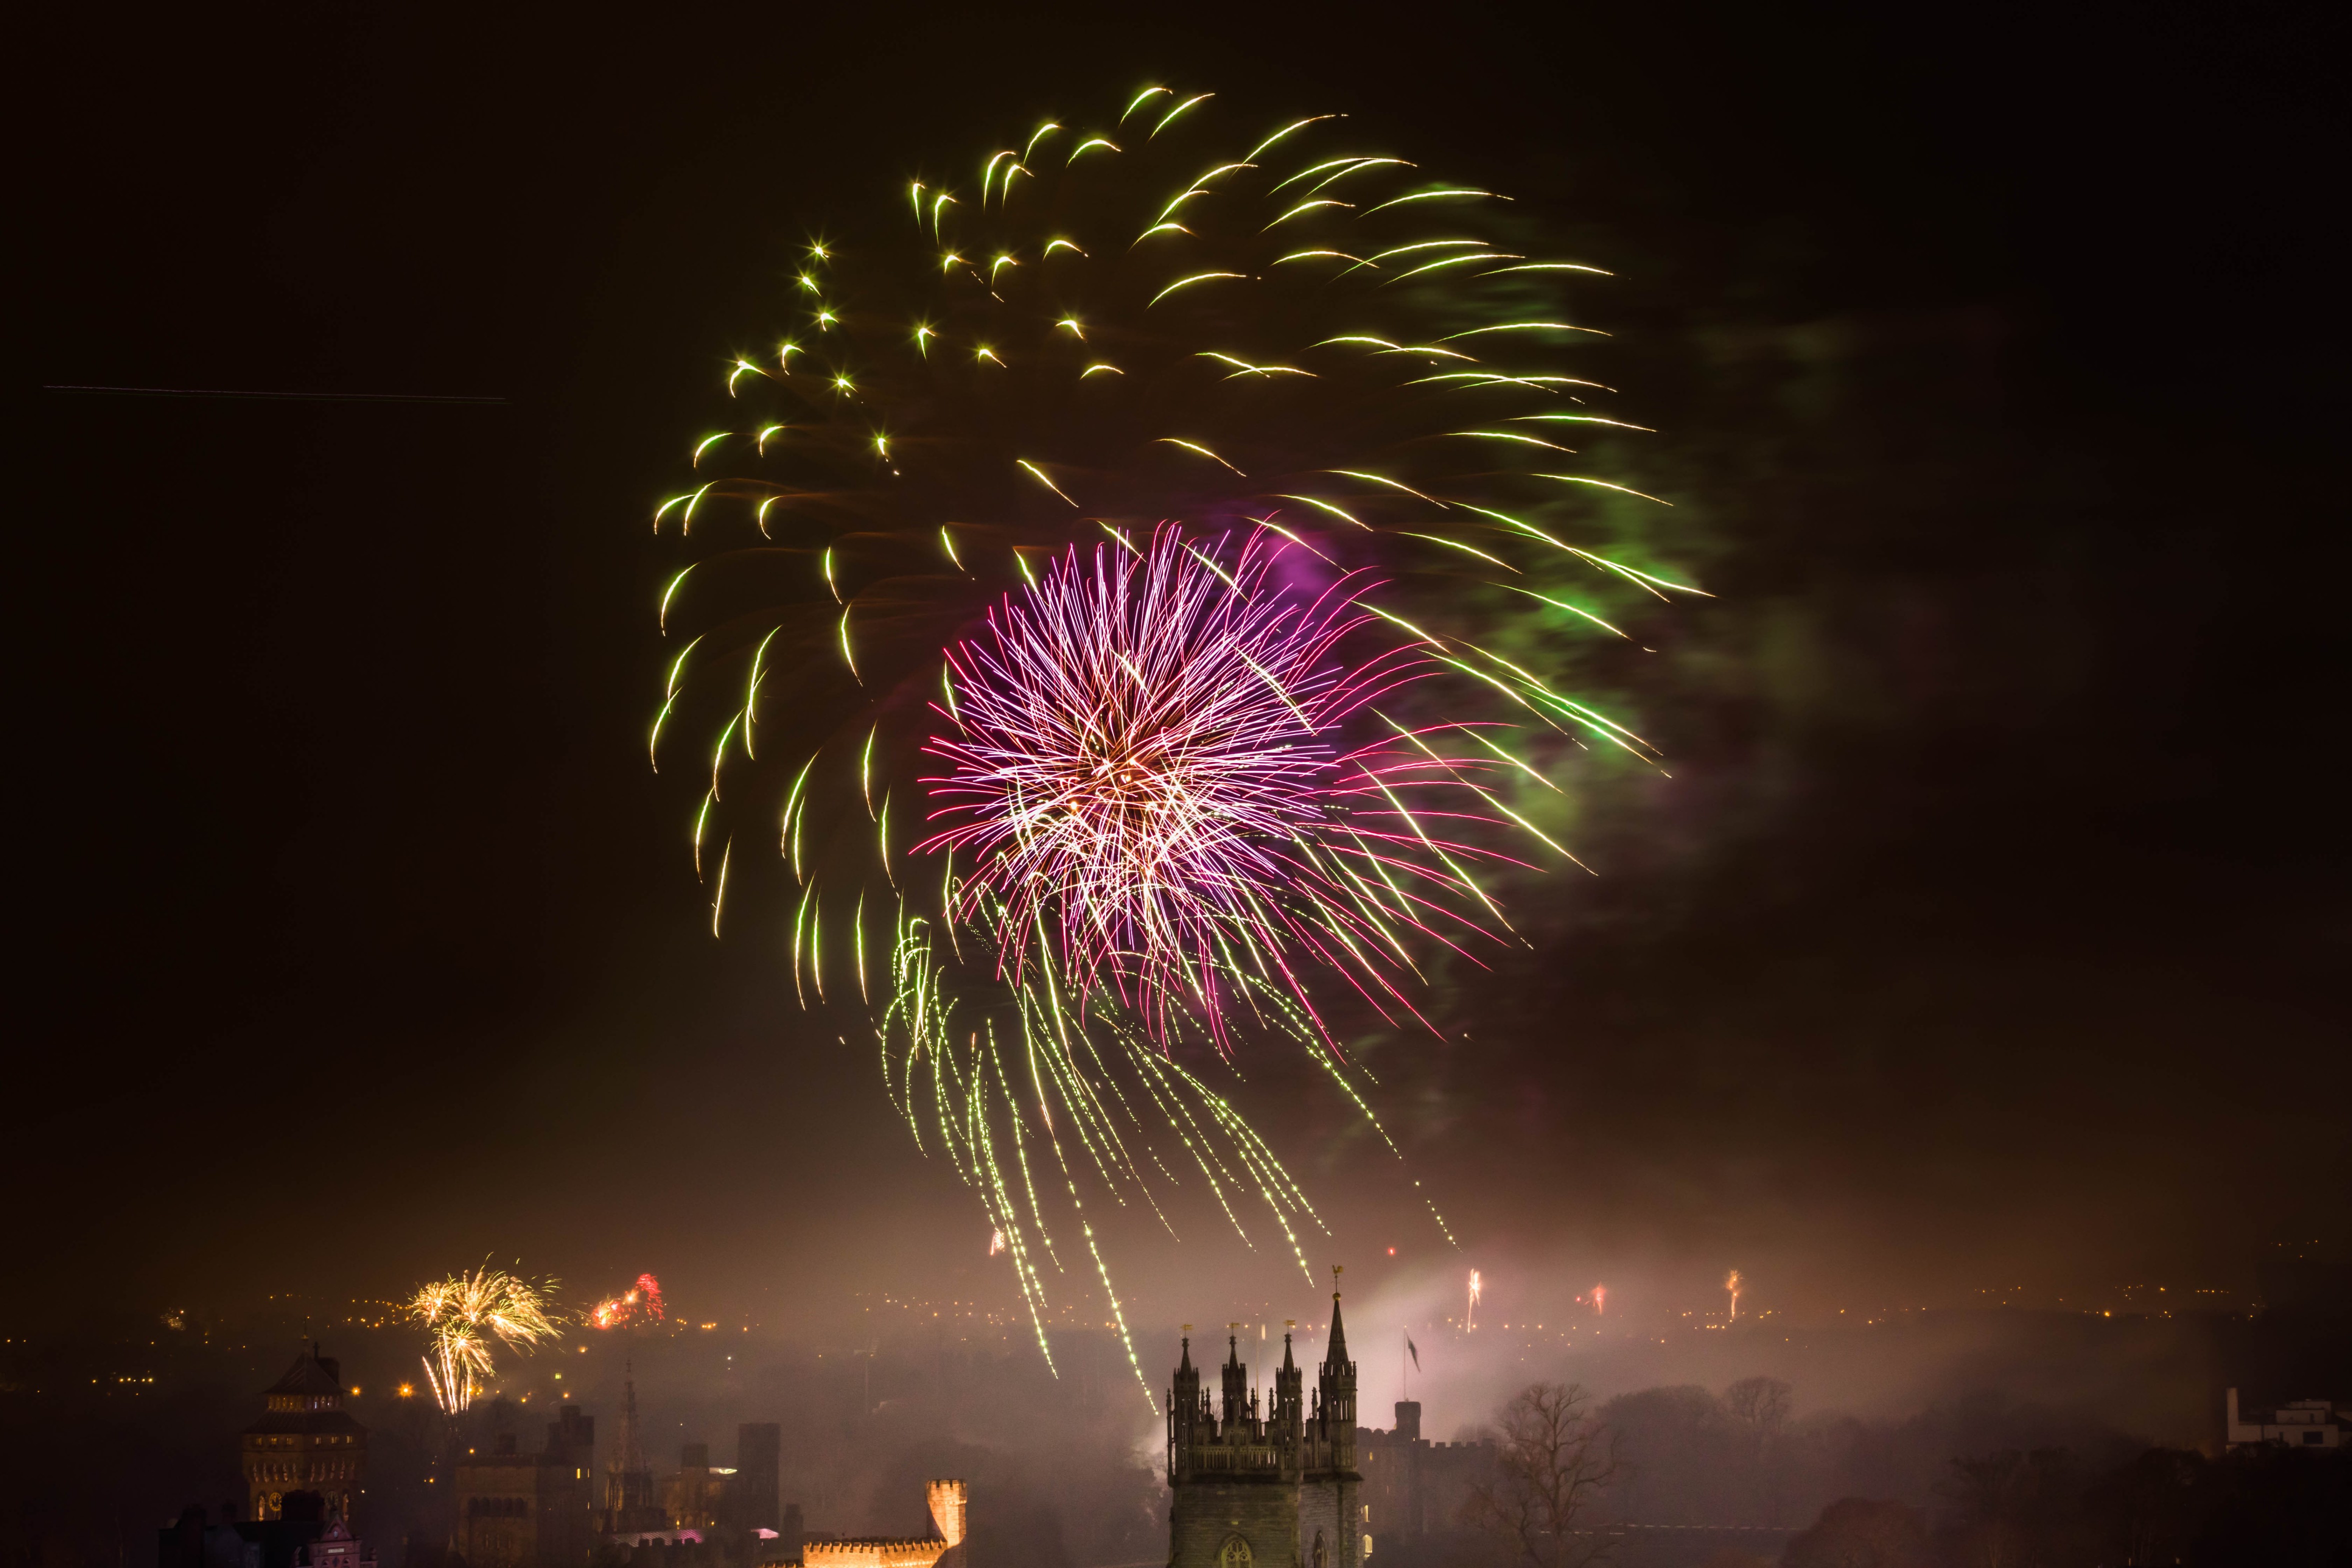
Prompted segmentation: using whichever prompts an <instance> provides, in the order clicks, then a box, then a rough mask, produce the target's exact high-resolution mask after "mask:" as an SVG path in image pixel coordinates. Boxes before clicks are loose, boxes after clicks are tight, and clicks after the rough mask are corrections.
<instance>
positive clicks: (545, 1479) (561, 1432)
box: [456, 1405, 596, 1568]
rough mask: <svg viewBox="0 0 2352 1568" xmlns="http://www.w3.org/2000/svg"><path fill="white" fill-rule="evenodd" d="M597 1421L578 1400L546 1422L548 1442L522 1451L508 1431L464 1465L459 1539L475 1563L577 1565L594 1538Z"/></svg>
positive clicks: (505, 1567) (523, 1567)
mask: <svg viewBox="0 0 2352 1568" xmlns="http://www.w3.org/2000/svg"><path fill="white" fill-rule="evenodd" d="M595 1453H596V1422H595V1418H594V1417H593V1416H591V1415H588V1413H587V1412H585V1411H583V1410H582V1409H581V1408H580V1407H579V1406H577V1405H565V1406H564V1407H563V1414H562V1419H560V1420H556V1421H551V1422H550V1423H548V1426H547V1447H546V1448H545V1450H544V1451H542V1452H541V1453H537V1454H523V1453H518V1452H517V1451H516V1447H515V1439H514V1436H513V1434H512V1433H501V1434H499V1436H497V1437H496V1438H494V1439H493V1441H492V1447H491V1451H490V1452H489V1453H487V1454H481V1453H469V1454H467V1456H466V1457H465V1458H463V1459H461V1460H459V1461H458V1464H457V1478H456V1479H457V1551H458V1553H459V1554H460V1555H462V1556H463V1557H464V1558H465V1559H466V1561H467V1563H468V1564H469V1565H470V1568H573V1564H577V1563H586V1562H587V1561H588V1555H589V1551H590V1549H591V1547H592V1546H593V1544H594V1542H595V1523H596V1516H595V1513H594V1511H593V1509H594V1502H595V1481H594V1476H595Z"/></svg>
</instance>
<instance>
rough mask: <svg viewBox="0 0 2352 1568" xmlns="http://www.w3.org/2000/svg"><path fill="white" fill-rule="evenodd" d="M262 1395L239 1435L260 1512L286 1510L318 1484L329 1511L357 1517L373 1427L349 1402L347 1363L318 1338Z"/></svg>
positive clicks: (255, 1510)
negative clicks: (257, 1411)
mask: <svg viewBox="0 0 2352 1568" xmlns="http://www.w3.org/2000/svg"><path fill="white" fill-rule="evenodd" d="M262 1402H263V1408H262V1413H261V1419H260V1420H258V1421H256V1422H255V1423H254V1424H253V1425H252V1426H247V1428H246V1429H245V1431H244V1432H243V1433H242V1434H241V1436H240V1443H239V1447H240V1450H241V1452H240V1455H239V1458H240V1461H241V1466H242V1468H243V1469H244V1472H245V1486H246V1492H247V1498H248V1500H249V1507H250V1510H251V1512H252V1516H253V1518H254V1519H256V1520H264V1521H266V1520H272V1519H276V1518H278V1517H279V1515H280V1514H281V1513H282V1512H283V1511H284V1510H285V1507H286V1494H287V1493H289V1492H316V1493H318V1494H319V1495H320V1497H321V1498H323V1499H324V1500H326V1509H327V1512H328V1513H329V1514H331V1515H333V1516H335V1517H338V1518H341V1519H344V1520H349V1519H351V1518H352V1516H353V1514H354V1513H355V1512H356V1510H357V1508H358V1504H359V1500H360V1498H361V1496H362V1491H363V1487H362V1482H363V1481H364V1479H365V1476H366V1470H367V1428H366V1427H364V1426H361V1425H360V1424H359V1423H358V1422H357V1421H355V1420H353V1419H352V1416H351V1414H350V1413H349V1412H348V1411H346V1410H345V1409H344V1408H343V1377H342V1367H341V1364H340V1363H337V1362H336V1360H335V1359H334V1357H332V1356H322V1355H320V1353H319V1347H318V1346H317V1345H312V1346H311V1347H310V1350H309V1351H308V1352H305V1353H303V1354H301V1355H298V1356H296V1357H295V1358H294V1364H293V1365H292V1366H290V1367H289V1368H287V1370H286V1375H285V1376H284V1377H281V1378H279V1379H278V1381H277V1382H276V1383H274V1384H270V1386H269V1390H268V1393H266V1394H263V1395H262Z"/></svg>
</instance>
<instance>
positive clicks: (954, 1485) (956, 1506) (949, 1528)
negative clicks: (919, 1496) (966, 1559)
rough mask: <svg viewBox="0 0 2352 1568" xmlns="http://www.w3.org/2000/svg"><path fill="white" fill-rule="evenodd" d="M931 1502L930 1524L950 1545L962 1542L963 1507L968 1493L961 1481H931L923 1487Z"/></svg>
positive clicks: (959, 1544) (941, 1538) (958, 1544)
mask: <svg viewBox="0 0 2352 1568" xmlns="http://www.w3.org/2000/svg"><path fill="white" fill-rule="evenodd" d="M923 1490H924V1492H925V1494H926V1495H927V1496H928V1497H929V1500H930V1504H931V1525H932V1528H934V1529H935V1530H937V1531H939V1532H940V1540H941V1541H944V1542H947V1543H948V1544H949V1545H950V1546H961V1545H962V1544H963V1522H964V1509H965V1506H966V1504H967V1503H968V1502H969V1500H970V1499H969V1494H968V1492H967V1489H966V1488H965V1486H964V1484H963V1482H961V1481H957V1480H940V1481H932V1482H930V1483H929V1484H928V1485H927V1486H925V1487H924V1489H923Z"/></svg>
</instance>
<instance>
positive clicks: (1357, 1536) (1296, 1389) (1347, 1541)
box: [1168, 1291, 1369, 1568]
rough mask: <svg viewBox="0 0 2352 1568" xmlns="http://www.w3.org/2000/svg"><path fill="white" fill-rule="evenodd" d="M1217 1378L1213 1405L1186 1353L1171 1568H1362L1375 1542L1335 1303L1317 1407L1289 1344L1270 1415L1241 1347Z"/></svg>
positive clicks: (1181, 1365) (1172, 1416) (1174, 1439)
mask: <svg viewBox="0 0 2352 1568" xmlns="http://www.w3.org/2000/svg"><path fill="white" fill-rule="evenodd" d="M1221 1374H1222V1381H1223V1389H1222V1391H1221V1393H1222V1399H1221V1400H1220V1401H1219V1402H1218V1403H1217V1404H1216V1405H1212V1404H1211V1402H1210V1396H1209V1394H1207V1393H1206V1392H1205V1391H1204V1390H1203V1389H1202V1386H1201V1373H1199V1371H1198V1370H1197V1369H1195V1368H1194V1367H1193V1365H1192V1341H1191V1340H1189V1339H1187V1340H1186V1341H1185V1342H1184V1348H1183V1352H1182V1356H1181V1360H1180V1361H1179V1362H1178V1363H1177V1367H1176V1377H1175V1386H1174V1388H1173V1389H1172V1390H1171V1392H1170V1394H1169V1398H1168V1486H1169V1490H1170V1494H1171V1495H1170V1500H1169V1507H1168V1563H1169V1568H1360V1564H1361V1563H1363V1560H1364V1554H1365V1552H1366V1549H1367V1546H1368V1544H1369V1542H1368V1537H1367V1535H1366V1532H1365V1529H1364V1505H1363V1501H1362V1498H1361V1495H1360V1494H1361V1491H1362V1486H1363V1478H1362V1477H1361V1476H1360V1475H1359V1474H1358V1473H1357V1470H1356V1438H1357V1432H1356V1363H1354V1362H1352V1361H1349V1359H1348V1335H1347V1329H1346V1325H1345V1324H1344V1323H1343V1322H1342V1321H1341V1319H1340V1315H1339V1294H1338V1292H1336V1291H1335V1292H1333V1293H1332V1297H1331V1342H1330V1345H1329V1347H1328V1350H1327V1351H1326V1352H1324V1357H1323V1364H1322V1366H1321V1367H1320V1368H1319V1369H1318V1375H1317V1378H1316V1390H1315V1402H1314V1404H1313V1405H1312V1406H1311V1407H1309V1406H1308V1405H1307V1403H1306V1399H1305V1388H1304V1383H1305V1378H1304V1374H1303V1373H1301V1371H1300V1369H1299V1368H1298V1366H1297V1363H1295V1362H1293V1361H1292V1359H1291V1348H1290V1336H1289V1335H1288V1334H1285V1335H1283V1336H1282V1365H1281V1367H1280V1368H1279V1369H1278V1370H1276V1373H1275V1374H1274V1397H1273V1402H1272V1404H1271V1405H1270V1406H1269V1407H1268V1408H1266V1409H1265V1411H1263V1412H1261V1411H1260V1409H1259V1406H1258V1398H1257V1395H1256V1394H1255V1393H1253V1392H1252V1391H1251V1389H1250V1386H1249V1369H1248V1368H1247V1367H1246V1366H1244V1364H1243V1363H1242V1359H1241V1351H1240V1347H1239V1344H1238V1342H1236V1341H1234V1340H1232V1339H1228V1340H1227V1341H1226V1354H1225V1364H1224V1366H1223V1368H1222V1369H1221Z"/></svg>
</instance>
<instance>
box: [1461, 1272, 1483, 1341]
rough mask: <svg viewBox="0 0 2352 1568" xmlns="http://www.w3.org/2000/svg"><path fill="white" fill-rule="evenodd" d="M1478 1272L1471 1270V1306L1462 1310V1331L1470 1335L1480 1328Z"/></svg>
mask: <svg viewBox="0 0 2352 1568" xmlns="http://www.w3.org/2000/svg"><path fill="white" fill-rule="evenodd" d="M1478 1296H1479V1284H1478V1271H1477V1270H1476V1269H1475V1268H1473V1269H1472V1270H1470V1304H1469V1305H1468V1306H1466V1307H1465V1308H1464V1309H1463V1310H1462V1331H1463V1332H1464V1333H1465V1334H1466V1333H1468V1332H1469V1331H1471V1330H1473V1329H1475V1328H1476V1327H1477V1326H1478Z"/></svg>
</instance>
